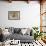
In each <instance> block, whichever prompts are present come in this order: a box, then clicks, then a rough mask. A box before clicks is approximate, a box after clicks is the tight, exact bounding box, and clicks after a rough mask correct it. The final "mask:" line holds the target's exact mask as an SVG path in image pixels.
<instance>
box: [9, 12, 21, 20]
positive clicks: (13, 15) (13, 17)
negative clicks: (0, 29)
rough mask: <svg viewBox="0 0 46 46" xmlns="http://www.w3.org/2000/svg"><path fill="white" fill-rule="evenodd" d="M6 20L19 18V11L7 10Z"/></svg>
mask: <svg viewBox="0 0 46 46" xmlns="http://www.w3.org/2000/svg"><path fill="white" fill-rule="evenodd" d="M8 20H20V11H8Z"/></svg>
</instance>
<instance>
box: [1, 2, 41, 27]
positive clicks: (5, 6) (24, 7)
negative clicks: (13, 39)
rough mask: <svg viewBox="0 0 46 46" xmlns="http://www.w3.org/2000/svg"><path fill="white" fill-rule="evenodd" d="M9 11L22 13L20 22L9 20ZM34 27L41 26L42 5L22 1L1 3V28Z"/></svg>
mask: <svg viewBox="0 0 46 46" xmlns="http://www.w3.org/2000/svg"><path fill="white" fill-rule="evenodd" d="M8 11H20V20H8ZM1 25H2V26H8V27H9V26H12V27H22V28H23V27H32V26H40V4H39V3H38V2H36V1H34V2H33V1H32V2H30V3H29V4H27V3H26V2H24V1H23V2H21V1H18V2H17V1H15V2H14V1H13V2H12V3H8V2H4V1H0V26H1Z"/></svg>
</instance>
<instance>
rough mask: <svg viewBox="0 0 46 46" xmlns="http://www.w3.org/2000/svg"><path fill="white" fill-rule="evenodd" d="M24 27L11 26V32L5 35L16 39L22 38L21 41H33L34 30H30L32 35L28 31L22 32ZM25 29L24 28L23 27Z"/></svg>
mask: <svg viewBox="0 0 46 46" xmlns="http://www.w3.org/2000/svg"><path fill="white" fill-rule="evenodd" d="M21 29H22V28H13V27H10V28H9V29H8V31H9V32H10V33H11V34H10V35H9V36H7V37H5V39H9V38H10V40H12V39H15V40H20V42H21V43H30V42H33V40H34V37H33V36H32V31H31V32H30V35H28V33H26V34H24V35H23V34H22V33H21ZM23 29H24V28H23Z"/></svg>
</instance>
